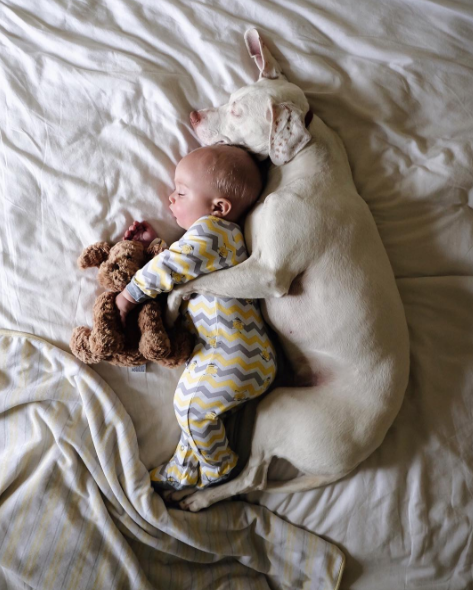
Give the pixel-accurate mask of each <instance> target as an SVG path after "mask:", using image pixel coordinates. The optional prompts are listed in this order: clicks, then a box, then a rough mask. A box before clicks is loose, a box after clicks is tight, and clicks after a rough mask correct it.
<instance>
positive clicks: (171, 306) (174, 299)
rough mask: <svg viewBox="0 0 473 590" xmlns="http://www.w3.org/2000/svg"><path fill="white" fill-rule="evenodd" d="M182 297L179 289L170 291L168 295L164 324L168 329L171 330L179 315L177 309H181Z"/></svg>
mask: <svg viewBox="0 0 473 590" xmlns="http://www.w3.org/2000/svg"><path fill="white" fill-rule="evenodd" d="M181 302H182V296H181V294H180V292H179V289H175V290H174V291H171V293H169V295H168V300H167V308H166V313H165V320H164V322H165V324H166V326H167V327H168V328H172V327H173V326H174V324H175V322H176V320H177V317H178V315H179V308H180V307H181Z"/></svg>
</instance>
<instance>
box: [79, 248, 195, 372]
mask: <svg viewBox="0 0 473 590" xmlns="http://www.w3.org/2000/svg"><path fill="white" fill-rule="evenodd" d="M165 249H166V244H165V242H164V241H162V240H160V241H159V242H157V241H156V240H155V242H154V245H152V246H149V247H148V248H147V249H146V250H145V249H144V248H143V244H141V243H140V242H134V241H129V240H123V241H122V242H118V243H117V244H115V245H114V246H110V245H109V244H107V242H98V243H96V244H93V245H92V246H89V247H88V248H86V249H85V250H84V251H83V252H82V254H81V256H80V257H79V259H78V261H77V264H78V266H79V267H80V268H81V269H85V268H89V267H91V266H98V267H99V273H98V281H99V283H100V285H102V287H104V288H105V289H109V291H106V292H105V293H102V295H99V297H97V299H96V301H95V304H94V310H93V318H94V319H93V328H92V330H91V329H90V328H86V327H85V326H82V327H80V328H75V329H74V331H73V332H72V336H71V341H70V347H71V350H72V352H73V354H74V355H75V356H76V357H77V358H79V359H80V360H81V361H83V362H84V363H87V364H93V363H98V362H100V361H107V362H109V363H112V364H113V365H120V366H123V367H132V366H137V365H142V364H144V363H146V362H147V361H154V362H156V363H159V364H160V365H163V366H165V367H171V368H172V367H177V366H178V365H181V364H182V363H184V362H185V361H186V360H187V359H188V358H189V357H190V355H191V353H192V349H193V337H192V336H191V334H190V333H189V332H188V331H187V330H186V329H185V328H184V326H183V323H182V321H181V320H179V321H178V322H177V323H176V325H175V327H174V328H173V329H172V330H169V331H166V329H165V327H164V325H163V321H162V315H161V303H160V301H158V300H156V299H150V300H149V301H146V302H145V303H143V304H142V305H140V306H138V307H137V308H136V309H134V310H133V311H131V312H130V313H129V315H128V317H127V325H126V328H124V327H123V325H122V322H121V320H120V312H119V311H118V309H117V307H116V305H115V298H116V296H117V294H118V293H119V292H120V291H122V290H123V289H124V288H125V287H126V285H127V284H128V283H129V282H130V280H131V279H132V277H133V276H134V274H135V273H136V272H137V271H138V270H139V269H140V268H141V267H142V266H144V265H145V264H146V263H147V262H148V261H149V260H151V259H152V258H153V257H154V256H156V255H158V254H159V253H160V252H162V251H163V250H165ZM159 299H160V300H162V298H161V297H160V298H159Z"/></svg>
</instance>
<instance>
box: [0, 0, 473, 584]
mask: <svg viewBox="0 0 473 590" xmlns="http://www.w3.org/2000/svg"><path fill="white" fill-rule="evenodd" d="M250 27H256V28H258V30H259V31H260V33H261V35H262V36H263V37H264V39H265V41H266V42H267V44H268V46H269V48H270V50H271V52H272V53H273V55H274V56H275V57H276V58H277V59H278V61H279V63H280V64H281V66H282V68H283V71H284V73H285V74H286V75H287V76H288V78H289V79H290V80H291V81H293V82H295V83H297V84H298V85H299V86H300V87H301V88H302V89H303V90H304V91H305V93H306V95H307V97H308V99H309V102H310V104H311V106H312V109H313V110H314V112H315V113H316V114H317V115H319V116H320V117H321V118H322V119H323V120H324V121H325V123H327V125H329V126H330V127H332V128H333V129H334V130H336V131H337V132H338V133H339V135H340V136H341V138H342V140H343V142H344V144H345V146H346V149H347V153H348V157H349V161H350V164H351V167H352V170H353V175H354V180H355V184H356V186H357V189H358V191H359V193H360V194H361V196H362V197H363V198H364V199H365V201H366V202H367V204H368V205H369V207H370V210H371V212H372V214H373V216H374V219H375V221H376V223H377V226H378V229H379V232H380V235H381V238H382V240H383V243H384V245H385V247H386V250H387V252H388V255H389V258H390V261H391V264H392V267H393V270H394V272H395V275H396V278H397V281H398V287H399V290H400V293H401V296H402V300H403V303H404V306H405V310H406V316H407V320H408V325H409V332H410V337H411V376H410V382H409V387H408V390H407V392H406V396H405V400H404V403H403V406H402V409H401V411H400V414H399V416H398V417H397V419H396V421H395V422H394V424H393V426H392V428H391V429H390V430H389V432H388V434H387V436H386V439H385V441H384V442H383V444H382V445H381V447H380V448H379V449H378V450H377V451H376V452H375V453H374V454H373V455H372V456H371V457H370V458H368V459H367V460H366V461H365V462H364V463H362V465H360V467H359V468H358V469H357V470H356V471H355V472H354V473H352V474H350V475H349V476H347V477H346V478H345V479H343V480H342V481H339V482H337V483H335V484H333V485H330V486H327V487H326V488H322V489H319V490H313V491H310V492H305V493H300V494H292V495H281V494H269V493H255V494H250V496H249V498H248V500H250V501H251V502H255V503H259V504H261V505H263V506H265V507H268V508H269V509H270V510H272V511H273V512H274V513H276V514H277V515H279V516H281V517H282V518H283V519H284V520H286V521H288V522H290V523H293V524H295V525H299V526H301V527H303V528H304V529H306V530H307V531H311V532H313V533H315V534H317V535H320V536H322V538H324V539H326V540H329V541H332V542H333V543H334V544H335V545H336V546H338V547H340V549H341V550H342V551H343V552H344V553H345V555H346V559H347V561H346V570H345V574H344V577H343V581H342V585H341V588H344V589H346V590H348V589H349V588H350V589H351V590H355V589H362V590H379V589H380V588H383V590H391V589H392V590H398V589H400V588H404V589H410V588H418V587H425V588H429V590H430V589H432V590H447V589H448V590H456V589H464V588H468V587H470V586H472V585H473V579H472V578H473V572H472V567H471V564H472V563H473V543H472V521H473V445H472V442H473V420H472V417H473V396H472V385H473V337H472V334H473V317H472V312H471V310H472V308H473V305H472V304H473V257H472V253H473V213H472V206H473V172H472V161H473V151H472V131H473V83H472V65H471V64H472V63H473V60H472V53H473V40H472V39H473V34H472V33H473V9H472V7H471V4H470V3H469V2H466V1H464V2H461V1H449V0H438V1H427V0H412V1H409V2H408V1H407V0H393V1H388V0H381V1H378V0H361V1H360V2H357V3H356V4H354V3H352V2H349V1H348V0H338V1H337V2H336V3H334V2H332V1H329V0H310V1H309V0H298V1H297V2H292V3H286V2H283V1H282V0H274V1H271V2H269V1H266V0H263V1H258V2H257V1H256V0H243V1H241V2H240V1H239V2H233V3H231V4H230V3H226V2H223V1H222V0H209V1H205V2H194V1H192V2H191V1H190V0H182V1H179V0H177V1H172V2H171V1H168V0H159V2H155V1H152V0H139V1H138V0H136V1H133V0H126V1H125V0H105V1H103V2H94V1H93V0H86V1H84V2H80V3H78V2H77V3H70V2H68V1H66V0H37V1H36V2H35V3H32V2H29V1H28V0H4V1H3V2H1V3H0V156H1V157H0V171H1V183H0V187H1V190H0V196H1V201H0V207H1V208H0V217H1V228H2V229H1V231H0V255H1V261H2V262H1V266H0V327H1V328H4V329H8V330H17V331H21V332H27V333H30V334H33V335H35V336H38V337H40V338H42V339H44V340H46V341H47V342H48V343H50V344H52V345H55V346H57V347H59V348H60V349H62V350H64V351H66V352H67V351H68V350H69V349H68V342H69V338H70V334H71V331H72V329H73V328H74V327H75V326H78V325H90V324H91V321H92V305H93V302H94V300H95V297H96V296H97V294H98V293H99V292H100V291H99V288H98V285H97V281H96V272H95V271H94V270H87V271H80V270H79V269H78V268H77V266H76V259H77V257H78V256H79V254H80V252H81V251H82V249H83V248H84V247H85V246H87V245H89V244H92V243H94V242H96V241H102V240H105V241H117V240H119V239H120V238H121V236H122V234H123V232H124V230H125V228H126V227H128V225H129V224H130V222H131V221H132V220H134V219H137V220H142V219H146V220H148V221H149V222H150V223H152V225H153V226H154V227H155V228H156V230H157V231H158V233H159V234H160V236H161V237H163V238H164V239H165V240H166V241H167V242H168V243H169V242H172V241H173V240H174V239H176V238H177V237H179V235H180V234H181V233H182V231H181V230H180V229H179V228H178V227H177V226H176V225H175V223H174V221H173V218H172V216H171V214H170V212H169V210H168V207H167V197H168V194H169V193H170V192H171V190H172V179H173V170H174V167H175V165H176V163H177V162H178V161H179V159H180V158H181V157H182V156H183V155H185V154H186V153H187V152H188V151H190V150H192V149H194V148H196V147H198V145H199V144H198V141H197V138H196V136H195V135H194V133H193V131H192V129H191V126H190V123H189V120H188V114H189V112H190V111H191V110H193V109H199V108H205V107H208V106H216V105H218V104H221V103H223V102H226V99H227V97H228V95H229V94H230V93H231V92H232V91H234V90H236V89H237V88H239V87H241V86H243V85H246V84H248V83H251V82H252V81H254V80H256V78H257V73H256V71H255V67H254V64H253V62H252V60H251V58H250V57H249V56H248V55H247V53H246V49H245V46H244V42H243V34H244V32H245V30H246V29H248V28H250ZM94 369H95V370H96V371H97V373H98V375H99V376H100V377H101V378H102V379H103V380H104V381H105V382H106V383H107V384H108V386H109V387H110V388H111V389H112V390H113V391H114V392H115V393H116V394H117V396H118V398H119V399H120V401H121V403H122V404H123V405H124V408H125V409H126V412H127V413H128V414H129V416H130V417H131V420H132V423H133V425H134V428H135V430H136V434H137V441H138V448H139V455H140V459H141V461H142V462H143V464H144V465H145V466H146V467H147V468H151V467H154V466H156V465H158V464H160V463H162V462H163V461H164V460H166V459H167V458H168V457H169V456H170V455H171V454H172V452H173V450H174V448H175V445H176V443H177V441H178V439H179V428H178V425H177V422H176V421H175V418H174V413H173V408H172V397H173V392H174V388H175V385H176V383H177V380H178V378H179V374H180V370H179V369H177V370H173V371H171V370H167V369H163V368H160V367H158V366H155V365H152V366H151V365H148V367H147V369H146V372H141V373H139V372H133V371H131V370H130V369H123V368H118V367H112V366H109V365H107V364H104V363H102V364H99V365H96V366H95V367H94ZM273 473H274V474H275V475H277V476H278V477H288V476H289V475H290V473H291V470H290V467H289V466H286V465H284V464H282V463H279V464H278V465H276V467H275V469H274V472H273Z"/></svg>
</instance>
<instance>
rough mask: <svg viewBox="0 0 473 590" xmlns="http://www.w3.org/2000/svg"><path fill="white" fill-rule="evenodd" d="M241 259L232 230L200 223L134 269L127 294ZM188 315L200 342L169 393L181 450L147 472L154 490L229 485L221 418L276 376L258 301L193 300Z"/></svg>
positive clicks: (229, 460)
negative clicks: (223, 483) (221, 483)
mask: <svg viewBox="0 0 473 590" xmlns="http://www.w3.org/2000/svg"><path fill="white" fill-rule="evenodd" d="M246 258H247V253H246V248H245V243H244V240H243V235H242V232H241V229H240V227H239V226H238V225H237V224H235V223H233V222H230V221H226V220H224V219H220V218H218V217H213V216H206V217H201V218H200V219H198V220H197V221H196V222H195V223H194V224H193V225H192V226H191V227H190V228H189V229H188V230H187V232H186V233H185V234H184V235H183V237H182V238H181V239H180V240H179V241H178V242H175V243H174V244H172V246H171V247H170V248H169V250H166V251H164V252H162V253H161V254H159V255H158V256H156V257H155V258H154V259H153V260H151V261H150V262H149V263H148V264H147V265H146V266H145V267H144V268H142V269H141V270H140V271H138V273H137V274H136V275H135V277H134V278H133V280H132V282H131V283H130V284H129V285H128V286H127V289H128V291H129V292H130V293H131V295H132V296H133V298H134V299H135V300H136V301H144V300H145V299H147V298H149V297H156V296H157V295H158V294H159V293H162V292H168V291H170V290H171V289H172V288H173V286H174V285H176V284H182V283H184V282H187V281H190V280H192V279H194V278H196V277H198V276H199V275H200V274H206V273H210V272H214V271H216V270H221V269H224V268H229V267H231V266H235V265H237V264H239V263H240V262H243V261H244V260H245V259H246ZM187 317H188V319H189V320H190V324H191V325H192V326H193V330H194V331H195V333H196V336H197V344H196V346H195V348H194V351H193V354H192V357H191V358H190V360H189V361H188V363H187V366H186V369H185V370H184V372H183V374H182V376H181V379H180V380H179V383H178V386H177V389H176V393H175V395H174V410H175V413H176V417H177V420H178V422H179V425H180V427H181V438H180V441H179V444H178V446H177V449H176V451H175V453H174V455H173V457H172V458H171V460H170V461H169V462H168V463H166V464H164V465H162V466H160V467H157V468H156V469H153V470H152V471H151V480H152V481H153V484H154V485H155V486H156V487H162V488H172V489H183V488H187V487H197V488H205V487H207V486H209V485H211V484H215V483H219V482H222V481H223V480H225V479H227V478H228V476H229V474H230V472H231V471H232V469H233V468H234V467H235V466H236V464H237V460H238V456H237V455H236V453H235V452H234V451H232V450H231V449H230V447H229V445H228V441H227V437H226V433H225V428H224V426H223V423H222V420H221V418H220V416H221V415H222V414H223V413H224V412H228V411H229V410H231V409H233V408H235V407H237V406H238V405H240V404H241V403H243V402H245V401H246V400H249V399H253V398H255V397H258V396H260V395H261V394H263V393H264V392H265V391H266V390H267V389H268V387H269V386H270V385H271V383H272V382H273V380H274V377H275V375H276V355H275V351H274V348H273V345H272V343H271V341H270V339H269V337H268V334H267V331H266V328H265V325H264V322H263V319H262V316H261V313H260V310H259V306H258V302H257V301H253V300H249V299H235V298H229V297H227V298H223V297H218V298H217V297H214V296H209V295H194V297H193V298H191V299H190V300H189V301H188V303H187Z"/></svg>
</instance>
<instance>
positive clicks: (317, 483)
mask: <svg viewBox="0 0 473 590" xmlns="http://www.w3.org/2000/svg"><path fill="white" fill-rule="evenodd" d="M347 473H348V471H347V472H345V473H337V474H335V475H334V474H332V475H301V476H300V477H296V478H295V479H290V480H288V481H277V480H274V481H268V482H267V485H266V488H265V489H264V491H265V492H281V493H284V494H292V493H294V492H306V491H308V490H313V489H315V488H320V487H322V486H326V485H328V484H329V483H333V482H334V481H338V480H339V479H342V477H345V475H347Z"/></svg>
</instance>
